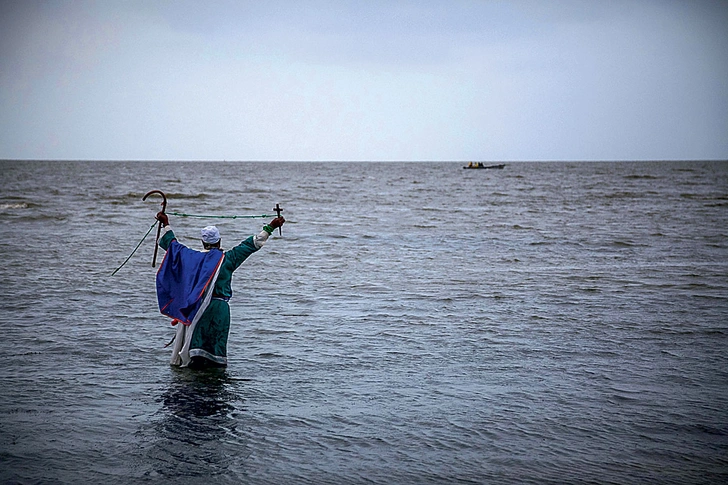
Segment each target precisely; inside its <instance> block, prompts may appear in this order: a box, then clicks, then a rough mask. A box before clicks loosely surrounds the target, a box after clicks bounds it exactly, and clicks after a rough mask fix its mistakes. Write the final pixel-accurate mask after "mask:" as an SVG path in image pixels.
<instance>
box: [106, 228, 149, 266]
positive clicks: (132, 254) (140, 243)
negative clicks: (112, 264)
mask: <svg viewBox="0 0 728 485" xmlns="http://www.w3.org/2000/svg"><path fill="white" fill-rule="evenodd" d="M156 225H157V221H154V223H153V224H152V225H151V227H149V230H148V231H147V233H146V234H145V235H144V237H143V238H142V240H141V241H139V244H137V245H136V247H135V248H134V251H132V252H131V254H130V255H129V257H128V258H126V260H125V261H124V262H123V263H121V266H119V267H118V268H116V269H115V270H114V272H113V273H111V276H114V275H115V274H116V273H117V272H118V271H119V270H120V269H121V268H123V267H124V265H125V264H126V263H128V262H129V260H130V259H131V257H132V256H134V253H136V252H137V249H139V246H141V245H142V243H143V242H144V240H145V239H146V238H147V236H148V235H149V233H150V232H152V229H154V226H156Z"/></svg>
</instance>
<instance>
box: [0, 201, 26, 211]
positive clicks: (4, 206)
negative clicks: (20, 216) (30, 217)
mask: <svg viewBox="0 0 728 485" xmlns="http://www.w3.org/2000/svg"><path fill="white" fill-rule="evenodd" d="M28 208H30V204H28V203H27V202H11V203H5V204H0V210H11V209H28Z"/></svg>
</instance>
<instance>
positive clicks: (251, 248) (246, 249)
mask: <svg viewBox="0 0 728 485" xmlns="http://www.w3.org/2000/svg"><path fill="white" fill-rule="evenodd" d="M257 250H258V248H257V247H255V243H254V242H253V236H250V237H248V238H247V239H246V240H244V241H243V242H241V243H240V244H238V245H237V246H235V247H234V248H232V249H230V250H228V251H225V259H226V260H227V261H228V262H229V263H230V264H232V266H233V270H235V269H237V267H238V266H240V265H241V264H243V261H245V260H246V259H248V256H250V255H251V254H253V253H254V252H256V251H257Z"/></svg>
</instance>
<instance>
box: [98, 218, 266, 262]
mask: <svg viewBox="0 0 728 485" xmlns="http://www.w3.org/2000/svg"><path fill="white" fill-rule="evenodd" d="M167 215H170V216H178V217H200V218H204V219H264V218H268V217H274V216H272V215H269V214H261V215H259V216H213V215H204V214H183V213H181V212H167ZM156 225H157V221H154V224H152V225H151V227H149V230H148V231H147V233H146V234H145V235H144V237H143V238H142V240H141V241H139V244H137V245H136V247H135V248H134V250H133V251H132V252H131V254H130V255H129V257H128V258H126V259H125V260H124V262H123V263H121V266H119V267H118V268H116V269H115V270H114V272H113V273H111V276H114V275H115V274H116V273H118V272H119V270H120V269H121V268H123V267H124V265H125V264H126V263H128V262H129V260H130V259H131V257H132V256H134V253H136V252H137V249H139V247H140V246H141V245H142V243H143V242H144V240H145V239H146V238H147V236H149V234H150V233H151V232H152V229H154V226H156Z"/></svg>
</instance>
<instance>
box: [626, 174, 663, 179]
mask: <svg viewBox="0 0 728 485" xmlns="http://www.w3.org/2000/svg"><path fill="white" fill-rule="evenodd" d="M624 178H625V179H628V180H657V179H659V178H660V177H655V176H654V175H639V174H633V175H625V176H624Z"/></svg>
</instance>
